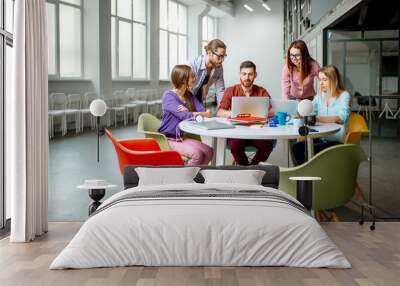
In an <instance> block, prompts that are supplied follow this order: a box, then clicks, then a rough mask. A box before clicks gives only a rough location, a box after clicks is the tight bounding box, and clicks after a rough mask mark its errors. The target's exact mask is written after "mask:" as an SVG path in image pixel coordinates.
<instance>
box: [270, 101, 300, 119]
mask: <svg viewBox="0 0 400 286" xmlns="http://www.w3.org/2000/svg"><path fill="white" fill-rule="evenodd" d="M271 104H272V110H273V111H274V112H275V113H277V112H279V111H281V112H286V113H288V114H290V115H293V114H295V113H296V111H297V100H281V99H272V102H271Z"/></svg>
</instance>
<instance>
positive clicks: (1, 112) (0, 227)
mask: <svg viewBox="0 0 400 286" xmlns="http://www.w3.org/2000/svg"><path fill="white" fill-rule="evenodd" d="M5 1H6V0H0V5H1V11H0V12H1V21H0V63H1V67H0V118H1V119H0V236H2V235H4V234H7V233H8V232H9V230H10V220H9V219H8V220H7V212H6V207H7V206H6V204H7V199H6V197H7V196H6V188H5V154H6V153H5V134H4V132H5V128H6V122H5V119H6V118H5V98H6V78H5V77H6V64H7V63H6V59H7V55H6V52H7V46H8V47H11V48H13V39H14V38H13V33H11V32H9V31H7V30H6V21H7V19H6V9H5V7H6V3H5ZM12 2H13V9H12V11H13V14H14V5H15V1H12ZM12 30H14V29H12Z"/></svg>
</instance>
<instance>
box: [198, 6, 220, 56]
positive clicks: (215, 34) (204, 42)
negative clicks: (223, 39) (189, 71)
mask: <svg viewBox="0 0 400 286" xmlns="http://www.w3.org/2000/svg"><path fill="white" fill-rule="evenodd" d="M208 18H210V19H212V20H213V23H214V25H213V30H214V31H213V35H214V37H213V38H212V39H209V38H208ZM204 19H207V39H204V38H203V33H204V31H203V21H204ZM217 25H218V24H217V18H216V17H213V16H210V15H208V14H207V15H204V16H203V17H202V18H201V50H202V52H203V53H204V44H207V43H208V42H209V41H211V40H213V39H216V38H218V26H217Z"/></svg>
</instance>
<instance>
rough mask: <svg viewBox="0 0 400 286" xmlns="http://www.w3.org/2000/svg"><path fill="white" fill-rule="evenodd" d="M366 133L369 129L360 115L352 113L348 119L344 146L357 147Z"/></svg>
mask: <svg viewBox="0 0 400 286" xmlns="http://www.w3.org/2000/svg"><path fill="white" fill-rule="evenodd" d="M368 133H369V129H368V126H367V123H366V122H365V119H364V117H363V116H361V115H360V114H357V113H354V112H353V113H352V114H351V115H350V118H349V122H348V126H347V134H346V137H345V139H344V144H356V145H359V144H360V141H361V136H362V135H363V134H368Z"/></svg>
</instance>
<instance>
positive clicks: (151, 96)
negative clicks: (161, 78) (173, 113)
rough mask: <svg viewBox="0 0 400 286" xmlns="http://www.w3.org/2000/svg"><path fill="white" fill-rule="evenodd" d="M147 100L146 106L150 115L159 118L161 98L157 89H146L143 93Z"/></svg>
mask: <svg viewBox="0 0 400 286" xmlns="http://www.w3.org/2000/svg"><path fill="white" fill-rule="evenodd" d="M143 92H144V93H145V94H146V95H147V98H148V101H147V105H148V110H149V113H150V114H153V115H154V116H156V117H160V116H161V96H160V95H159V94H158V89H147V90H144V91H143Z"/></svg>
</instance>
